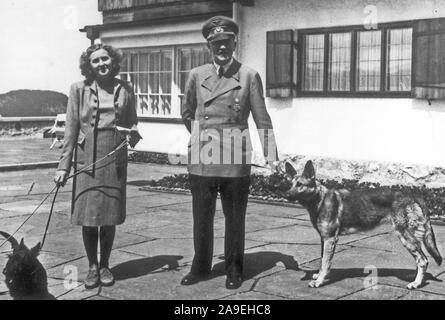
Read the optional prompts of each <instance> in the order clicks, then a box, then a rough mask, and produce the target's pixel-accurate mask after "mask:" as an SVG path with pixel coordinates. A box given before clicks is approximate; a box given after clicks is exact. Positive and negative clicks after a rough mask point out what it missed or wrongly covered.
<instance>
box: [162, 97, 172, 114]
mask: <svg viewBox="0 0 445 320" xmlns="http://www.w3.org/2000/svg"><path fill="white" fill-rule="evenodd" d="M159 109H160V110H159V112H161V113H162V114H163V115H164V116H169V115H170V114H171V111H172V108H171V96H168V95H162V96H159Z"/></svg>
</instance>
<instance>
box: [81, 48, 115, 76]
mask: <svg viewBox="0 0 445 320" xmlns="http://www.w3.org/2000/svg"><path fill="white" fill-rule="evenodd" d="M100 49H104V50H105V51H107V52H108V54H109V55H110V57H111V75H112V76H113V77H115V76H117V75H118V74H119V71H120V68H121V66H120V64H121V62H122V51H121V50H119V49H117V48H114V47H112V46H108V45H103V44H93V45H92V46H90V47H88V49H87V50H86V51H85V52H83V53H82V55H81V56H80V72H81V73H82V75H83V76H84V77H85V82H86V83H87V84H91V83H92V82H93V81H94V79H95V77H96V75H95V73H94V71H93V69H92V68H91V64H90V56H91V54H92V53H93V52H95V51H97V50H100Z"/></svg>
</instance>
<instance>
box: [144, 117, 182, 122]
mask: <svg viewBox="0 0 445 320" xmlns="http://www.w3.org/2000/svg"><path fill="white" fill-rule="evenodd" d="M138 121H139V122H156V123H171V124H184V122H183V121H182V119H181V118H161V117H143V116H138Z"/></svg>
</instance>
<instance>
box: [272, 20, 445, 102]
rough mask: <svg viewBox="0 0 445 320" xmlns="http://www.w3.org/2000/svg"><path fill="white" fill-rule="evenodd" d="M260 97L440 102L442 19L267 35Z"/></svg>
mask: <svg viewBox="0 0 445 320" xmlns="http://www.w3.org/2000/svg"><path fill="white" fill-rule="evenodd" d="M266 59H267V68H266V95H267V96H268V97H271V98H288V97H295V96H304V95H306V96H357V97H376V96H379V97H415V98H418V99H428V100H429V101H430V102H431V100H435V99H441V100H445V18H434V19H421V20H413V21H401V22H392V23H382V24H379V25H378V28H377V29H370V30H366V29H365V28H364V27H363V25H358V26H349V27H336V28H318V29H304V30H292V29H286V30H276V31H268V32H267V58H266Z"/></svg>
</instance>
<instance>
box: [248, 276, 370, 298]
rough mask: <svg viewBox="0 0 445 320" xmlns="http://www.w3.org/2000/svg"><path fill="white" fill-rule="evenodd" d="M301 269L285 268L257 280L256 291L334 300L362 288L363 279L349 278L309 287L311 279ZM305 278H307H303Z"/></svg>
mask: <svg viewBox="0 0 445 320" xmlns="http://www.w3.org/2000/svg"><path fill="white" fill-rule="evenodd" d="M306 276H307V275H306V274H305V272H303V271H300V270H297V271H295V270H283V271H280V272H277V273H274V274H272V275H269V276H266V277H264V278H261V279H259V280H258V281H257V283H256V285H255V287H254V288H253V289H254V290H255V291H258V292H262V293H267V294H273V295H277V296H279V297H282V298H285V299H315V300H333V299H338V298H340V297H343V296H346V295H348V294H351V293H353V292H355V291H357V290H358V289H356V288H362V287H363V285H362V281H360V280H359V279H354V278H348V279H346V280H345V281H341V282H336V283H332V284H330V285H326V286H323V287H320V288H310V287H308V283H309V279H307V280H306ZM301 279H305V280H303V281H302V280H301Z"/></svg>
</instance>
